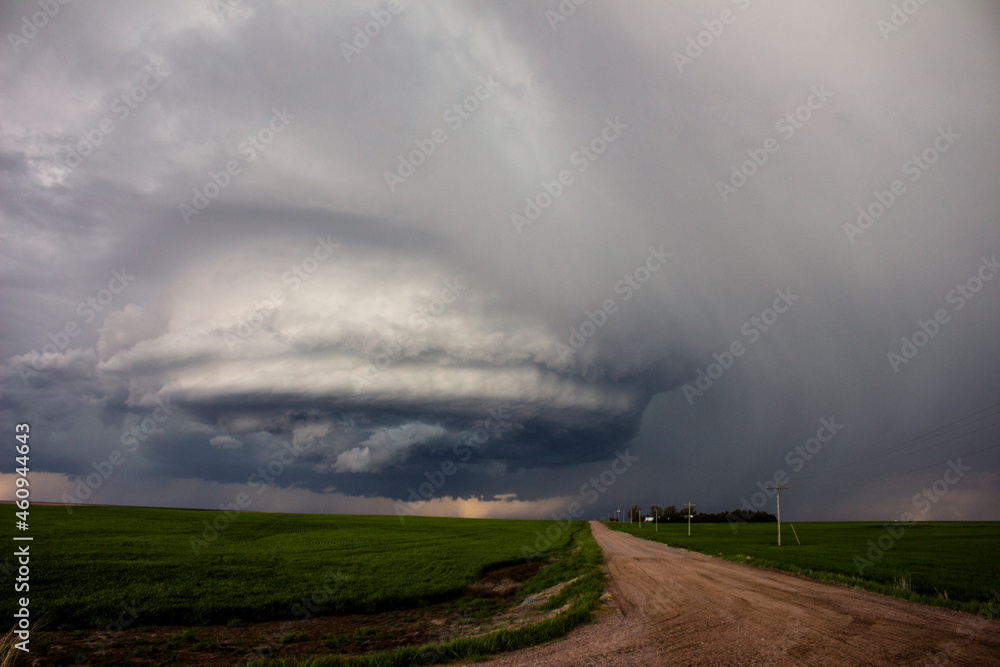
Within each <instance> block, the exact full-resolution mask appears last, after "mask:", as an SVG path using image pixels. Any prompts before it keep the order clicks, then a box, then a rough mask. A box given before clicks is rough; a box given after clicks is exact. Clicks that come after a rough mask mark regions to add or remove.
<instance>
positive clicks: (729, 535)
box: [605, 522, 1000, 618]
mask: <svg viewBox="0 0 1000 667" xmlns="http://www.w3.org/2000/svg"><path fill="white" fill-rule="evenodd" d="M605 525H607V526H608V527H609V528H611V529H613V530H619V531H621V532H625V533H628V534H630V535H633V536H635V537H640V538H643V539H647V540H652V541H655V542H660V543H663V544H667V545H669V546H672V547H679V548H682V549H689V550H691V551H697V552H700V553H704V554H707V555H709V556H714V557H716V558H722V559H724V560H729V561H733V562H737V563H744V564H747V565H754V566H757V567H766V568H771V569H775V570H781V571H784V572H791V573H794V574H800V575H804V576H807V577H811V578H813V579H819V580H821V581H829V582H834V583H838V584H842V585H846V586H851V587H854V588H860V589H863V590H867V591H871V592H873V593H878V594H881V595H887V596H890V597H895V598H900V599H903V600H909V601H911V602H917V603H920V604H924V605H929V606H935V607H943V608H946V609H952V610H955V611H963V612H967V613H971V614H977V615H980V616H984V617H987V618H997V617H998V616H1000V566H998V562H997V560H996V553H997V550H998V548H1000V525H998V524H996V523H933V524H931V523H926V524H917V525H915V526H913V527H911V528H909V529H907V531H906V532H905V533H904V534H903V535H902V536H901V537H900V538H899V539H897V540H894V541H893V542H892V543H891V544H889V548H888V549H884V550H882V549H877V545H878V540H879V539H880V538H882V539H883V544H886V542H887V540H885V539H884V536H885V535H886V534H887V533H886V528H885V524H881V523H867V522H815V523H800V524H796V527H797V529H798V534H799V536H800V537H801V538H802V544H797V543H796V539H795V536H794V534H793V533H792V531H791V529H790V526H788V525H787V524H783V528H784V529H783V530H782V536H783V538H784V539H783V540H782V542H783V543H784V546H782V547H778V546H777V545H776V544H775V524H773V523H766V524H747V525H741V526H739V527H738V530H737V531H736V532H735V533H734V532H733V530H732V529H731V528H730V526H728V525H727V524H695V525H694V526H693V530H692V535H691V537H688V536H687V527H686V525H683V526H681V525H666V524H665V525H661V526H660V527H659V532H654V530H650V529H649V526H647V527H645V528H642V529H638V528H637V525H630V524H626V523H621V524H617V523H616V522H611V523H607V524H605ZM873 545H875V548H874V549H873ZM869 563H870V565H869ZM859 565H860V566H861V568H860V569H861V571H859Z"/></svg>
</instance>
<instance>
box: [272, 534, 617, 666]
mask: <svg viewBox="0 0 1000 667" xmlns="http://www.w3.org/2000/svg"><path fill="white" fill-rule="evenodd" d="M570 531H571V534H570V536H569V537H570V539H569V540H568V541H567V543H566V544H565V545H564V546H562V547H560V548H558V549H553V550H552V551H550V552H548V554H547V556H548V560H549V564H548V566H547V567H545V568H544V569H542V570H541V571H540V572H538V574H536V575H535V576H534V577H533V578H532V579H531V580H530V581H529V582H528V583H527V584H525V585H524V587H523V588H522V589H521V591H520V593H519V596H518V597H519V599H524V598H530V597H531V595H533V594H536V593H539V592H541V591H543V590H546V589H548V588H550V587H552V586H554V585H556V584H560V583H566V585H565V586H564V587H563V588H562V590H561V591H560V592H559V593H558V594H556V595H554V596H553V597H551V598H549V600H548V601H547V602H546V603H545V604H544V607H543V608H544V609H562V611H560V612H559V613H558V614H557V615H556V616H554V617H552V618H549V619H547V620H544V621H541V622H538V623H534V624H530V625H525V626H522V627H519V628H515V629H504V630H498V631H495V632H491V633H489V634H486V635H482V636H476V637H457V638H455V639H452V640H450V641H446V642H442V643H438V644H425V645H423V646H413V647H409V646H408V647H401V648H398V649H394V650H391V651H383V652H379V653H371V654H368V655H362V656H350V657H348V656H342V655H330V656H324V657H316V658H308V659H304V660H272V661H270V662H267V663H264V664H266V665H267V667H410V666H411V665H430V664H442V663H448V662H454V661H456V660H477V659H480V658H484V657H486V656H489V655H493V654H496V653H503V652H506V651H513V650H517V649H521V648H526V647H528V646H533V645H536V644H540V643H543V642H546V641H551V640H553V639H558V638H559V637H562V636H564V635H565V634H566V633H568V632H569V631H570V630H572V629H573V628H575V627H576V626H577V625H580V624H581V623H585V622H587V621H589V620H590V618H591V615H592V614H593V612H594V611H595V610H597V609H598V607H599V606H600V597H601V594H602V593H603V591H604V573H603V571H602V570H601V564H602V562H603V557H602V555H601V549H600V547H599V546H597V542H595V541H594V537H593V535H592V534H591V532H590V527H589V526H588V525H587V523H586V522H582V521H581V522H577V523H576V524H574V525H573V527H572V528H570ZM567 582H568V583H567Z"/></svg>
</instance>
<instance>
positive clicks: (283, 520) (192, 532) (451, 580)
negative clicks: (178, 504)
mask: <svg viewBox="0 0 1000 667" xmlns="http://www.w3.org/2000/svg"><path fill="white" fill-rule="evenodd" d="M217 515H218V512H210V511H197V510H166V509H147V508H127V507H77V508H74V510H73V514H72V515H70V514H68V513H67V512H66V510H65V509H63V508H61V507H45V506H35V507H32V511H31V519H32V524H31V526H32V535H33V536H34V542H33V543H32V551H31V553H32V556H31V600H32V602H31V604H32V614H33V618H35V619H39V620H40V619H44V620H45V621H46V625H47V626H48V627H51V628H53V629H60V628H61V629H73V628H100V627H104V626H106V625H107V624H108V623H109V621H111V620H114V619H115V618H117V617H118V616H119V615H120V614H121V612H122V604H123V603H131V604H135V605H137V606H139V607H141V608H142V612H141V614H139V616H138V618H137V619H136V624H138V625H146V624H177V625H186V624H191V625H201V624H208V623H227V622H230V621H232V620H233V619H241V620H242V621H244V622H246V621H261V620H278V619H285V618H296V617H299V616H302V615H304V614H305V611H304V609H303V602H304V601H314V600H315V599H317V598H318V599H324V598H329V599H328V601H326V602H325V603H324V604H322V605H319V606H318V607H317V606H316V605H313V606H314V608H313V609H311V610H310V611H309V613H310V614H311V615H317V614H318V615H322V614H333V613H336V614H341V613H347V612H374V611H381V610H389V609H400V608H407V607H416V606H419V605H424V604H428V603H433V602H438V601H443V600H449V599H454V598H457V597H459V596H461V595H462V594H463V593H464V591H465V590H466V587H467V586H468V585H469V584H470V583H472V582H474V581H476V580H477V579H479V578H480V577H481V576H482V574H483V573H484V572H485V571H487V570H489V569H492V568H496V567H499V566H502V565H505V564H513V563H517V562H520V561H521V560H522V552H521V549H522V547H525V546H527V547H531V545H533V544H534V542H535V539H536V537H537V536H536V531H537V530H539V529H544V528H545V524H543V523H541V522H534V521H503V520H472V519H443V518H421V517H408V518H407V519H406V522H405V524H402V525H401V524H400V521H399V519H398V518H397V517H394V516H391V517H390V516H330V515H301V514H300V515H287V514H251V513H244V514H241V515H240V516H239V517H238V518H237V519H236V520H235V521H234V522H233V523H232V524H231V525H230V526H229V527H228V528H227V529H226V530H224V531H222V532H221V533H220V535H219V537H218V538H217V539H215V540H214V541H213V542H211V543H210V544H207V545H203V546H201V547H200V549H199V553H198V554H195V552H194V550H193V548H192V545H191V541H190V539H191V538H192V537H200V536H201V535H202V531H203V530H204V523H203V522H204V521H206V520H208V521H212V520H213V518H214V517H215V516H217ZM577 530H584V531H586V530H587V529H586V527H585V524H583V523H579V524H577V525H575V526H574V527H573V529H572V530H569V529H567V530H564V531H562V532H561V533H560V535H559V538H558V539H556V540H555V541H554V544H553V545H552V548H551V550H555V551H558V550H559V549H561V548H563V547H565V545H566V544H567V543H568V542H569V540H570V539H571V537H572V535H573V533H574V532H575V531H577ZM588 532H589V531H588ZM9 558H10V557H8V562H7V563H5V565H7V564H9ZM5 572H6V569H5ZM5 578H7V577H5ZM297 605H298V606H297ZM3 613H4V614H7V615H8V617H10V616H9V615H10V614H12V613H13V599H12V598H11V597H10V596H4V600H3Z"/></svg>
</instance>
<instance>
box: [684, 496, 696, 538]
mask: <svg viewBox="0 0 1000 667" xmlns="http://www.w3.org/2000/svg"><path fill="white" fill-rule="evenodd" d="M684 507H686V508H688V537H691V515H692V513H693V510H694V505H692V504H691V503H688V504H687V505H685V506H684Z"/></svg>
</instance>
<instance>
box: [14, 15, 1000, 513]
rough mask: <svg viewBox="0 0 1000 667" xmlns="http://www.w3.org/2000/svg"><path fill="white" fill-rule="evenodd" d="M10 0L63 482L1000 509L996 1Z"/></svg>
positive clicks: (26, 218)
mask: <svg viewBox="0 0 1000 667" xmlns="http://www.w3.org/2000/svg"><path fill="white" fill-rule="evenodd" d="M0 27H2V31H0V32H2V34H3V37H4V45H3V50H2V55H0V124H2V137H0V237H2V238H0V255H2V257H3V264H2V268H0V272H2V274H0V279H2V283H3V298H2V300H0V309H2V310H0V321H2V322H3V324H2V329H0V358H2V366H0V392H2V397H3V402H2V407H0V426H2V429H3V431H2V432H3V433H6V434H9V435H8V436H7V437H8V438H10V437H12V434H13V433H14V425H15V424H17V423H21V422H26V423H29V424H30V426H31V443H32V445H33V448H32V450H31V474H32V480H33V481H32V485H33V486H32V488H33V493H34V495H33V498H34V499H35V500H36V501H37V500H51V501H63V502H66V501H73V502H76V501H79V502H87V503H110V504H144V505H162V506H178V507H204V508H218V507H219V506H220V505H224V504H229V503H234V502H236V501H237V500H236V499H238V498H240V499H242V501H243V505H245V507H244V509H250V510H288V511H308V512H365V513H389V514H391V513H397V514H401V515H404V516H405V515H410V514H448V515H462V516H513V517H537V518H544V517H548V516H550V515H551V514H552V513H553V512H563V511H566V510H567V509H568V508H570V507H573V506H572V503H573V502H576V503H577V504H578V506H579V507H581V508H582V512H583V515H584V516H586V517H597V516H600V515H606V514H607V512H609V511H612V510H614V509H615V508H617V507H618V506H622V507H625V506H626V505H628V504H631V503H633V502H638V503H640V504H642V505H643V506H644V507H648V506H649V505H650V504H651V503H659V504H664V505H667V504H675V505H678V506H680V505H682V504H684V503H686V502H693V503H696V504H697V508H698V509H699V510H704V511H721V510H726V509H733V508H736V507H740V506H741V504H745V506H751V507H754V508H757V507H760V508H763V509H766V510H768V511H772V512H773V511H774V500H773V499H772V498H769V497H765V496H764V492H763V491H761V490H760V487H765V486H768V485H774V484H775V483H777V484H778V485H782V486H788V487H790V488H789V490H788V491H786V492H785V494H784V495H783V496H782V498H783V499H784V501H785V502H784V503H783V510H784V512H783V516H786V517H789V518H790V519H791V520H796V519H798V520H809V519H879V520H891V519H895V518H899V517H900V516H901V515H903V513H904V512H911V513H912V514H913V515H914V516H915V517H916V518H918V519H992V520H996V519H1000V514H998V510H997V508H998V507H1000V447H997V445H998V437H1000V355H998V354H997V343H998V341H1000V328H998V326H1000V307H998V306H1000V278H997V276H996V274H997V272H998V271H1000V264H997V254H998V253H1000V188H997V175H998V173H1000V124H998V120H997V119H998V115H997V110H998V109H1000V8H998V7H997V5H996V4H995V3H991V2H986V1H984V2H948V3H943V2H942V3H929V4H927V5H920V4H918V3H917V2H915V1H912V2H903V3H897V4H896V5H894V4H893V3H890V2H888V1H881V0H880V1H878V2H854V3H849V2H836V3H834V2H827V3H820V2H794V3H792V2H783V3H774V2H771V3H764V2H758V1H756V0H749V1H748V0H739V1H734V2H729V1H719V2H704V3H687V2H684V3H681V2H675V3H665V2H655V3H654V2H598V1H597V0H591V1H590V2H587V3H585V4H583V5H580V6H576V5H574V4H573V3H571V2H569V1H568V0H567V1H566V2H563V3H561V4H560V3H558V2H556V1H555V0H551V1H549V2H537V3H507V2H497V3H450V2H430V3H424V2H415V1H414V2H402V3H399V4H397V3H395V2H389V3H386V2H372V3H357V2H337V3H318V2H316V3H312V2H310V3H306V2H283V3H273V4H270V3H258V2H249V1H248V2H242V3H238V2H232V3H225V2H221V1H220V2H217V3H215V4H213V3H212V2H211V1H210V0H200V1H193V2H185V3H182V2H171V3H157V4H154V3H114V4H112V3H89V2H84V1H82V0H76V1H74V2H72V3H69V4H67V5H61V4H59V3H58V2H56V1H55V0H52V2H51V6H50V5H45V3H40V4H39V3H35V2H4V3H3V6H2V9H0ZM994 278H997V279H994ZM810 439H812V440H810ZM5 456H6V457H7V458H6V461H5V462H4V465H3V469H2V470H3V473H4V474H3V475H2V477H0V480H2V481H0V490H2V497H4V498H12V497H13V495H14V494H13V488H14V487H13V475H12V474H11V470H12V468H13V466H14V461H13V454H12V453H11V452H10V451H9V448H8V453H7V454H6V455H5ZM924 489H927V493H926V494H925V495H923V496H919V494H921V493H922V492H923V490H924ZM755 493H757V494H758V495H757V496H754V494H755ZM240 494H246V495H244V496H241V495H240ZM914 496H918V497H917V498H915V497H914ZM247 498H249V501H247V500H246V499H247ZM418 500H419V501H420V502H416V501H418Z"/></svg>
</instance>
